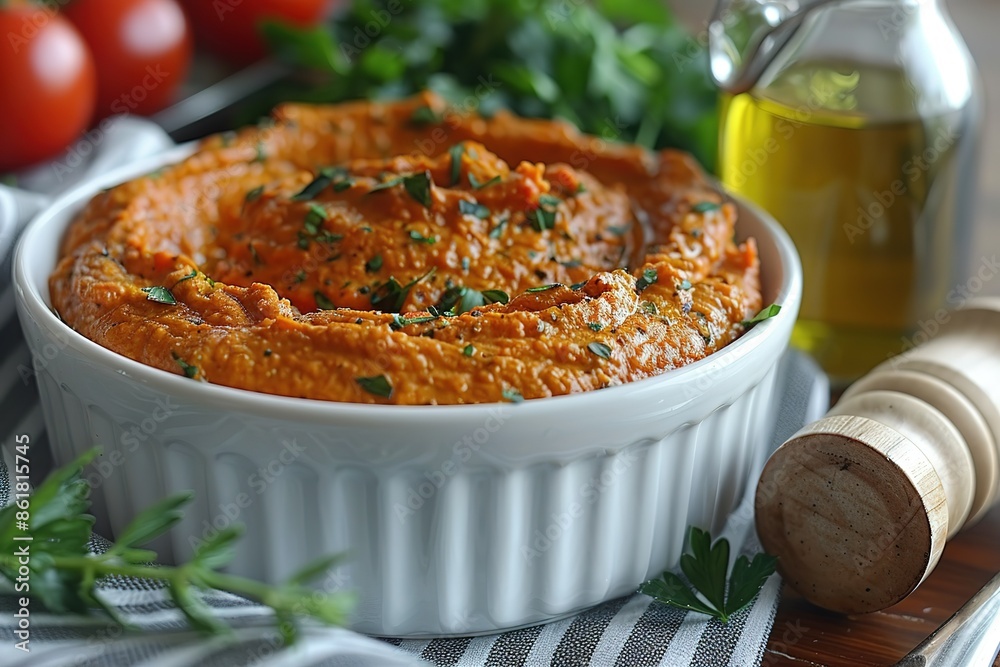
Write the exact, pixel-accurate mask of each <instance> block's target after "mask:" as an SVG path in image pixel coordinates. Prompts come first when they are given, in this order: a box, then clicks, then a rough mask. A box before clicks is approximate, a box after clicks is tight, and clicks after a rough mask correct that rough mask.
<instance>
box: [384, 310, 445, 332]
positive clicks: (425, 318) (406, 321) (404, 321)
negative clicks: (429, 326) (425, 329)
mask: <svg viewBox="0 0 1000 667" xmlns="http://www.w3.org/2000/svg"><path fill="white" fill-rule="evenodd" d="M437 318H438V316H437V315H421V316H420V317H403V316H402V315H400V314H399V313H393V314H392V322H390V323H389V326H390V327H391V328H393V329H402V328H403V327H405V326H408V325H410V324H423V323H424V322H433V321H434V320H436V319H437Z"/></svg>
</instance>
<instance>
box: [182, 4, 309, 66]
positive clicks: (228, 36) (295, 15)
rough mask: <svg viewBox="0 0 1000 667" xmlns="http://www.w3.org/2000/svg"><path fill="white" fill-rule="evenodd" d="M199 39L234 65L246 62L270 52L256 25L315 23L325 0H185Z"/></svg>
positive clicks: (200, 42)
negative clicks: (262, 23) (272, 20)
mask: <svg viewBox="0 0 1000 667" xmlns="http://www.w3.org/2000/svg"><path fill="white" fill-rule="evenodd" d="M183 2H184V7H185V8H186V9H187V10H188V13H189V14H190V16H191V23H192V24H193V25H194V32H195V35H196V36H197V38H198V43H199V44H201V45H202V46H204V47H205V48H206V49H208V50H209V51H212V52H213V53H216V54H218V55H220V56H222V57H223V58H225V59H226V60H228V61H229V62H231V63H233V64H234V65H246V64H247V63H251V62H253V61H254V60H258V59H260V58H261V57H263V56H264V55H265V54H266V53H267V46H266V45H265V43H264V40H263V39H262V38H261V36H260V33H259V32H258V30H257V25H258V24H259V23H260V22H261V21H265V20H267V19H277V20H279V21H284V22H285V23H291V24H293V25H297V26H301V27H309V26H312V25H315V24H316V23H318V22H319V21H320V19H322V18H323V15H324V14H325V9H326V5H327V4H328V3H327V1H326V0H183Z"/></svg>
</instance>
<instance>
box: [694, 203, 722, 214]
mask: <svg viewBox="0 0 1000 667" xmlns="http://www.w3.org/2000/svg"><path fill="white" fill-rule="evenodd" d="M720 208H722V204H716V203H715V202H714V201H700V202H698V203H697V204H695V205H694V206H692V207H691V210H692V211H694V212H695V213H708V212H709V211H717V210H719V209H720Z"/></svg>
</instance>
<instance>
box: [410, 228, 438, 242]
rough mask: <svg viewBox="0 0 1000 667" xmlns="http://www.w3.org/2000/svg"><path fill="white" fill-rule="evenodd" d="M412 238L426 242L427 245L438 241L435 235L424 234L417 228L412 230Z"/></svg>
mask: <svg viewBox="0 0 1000 667" xmlns="http://www.w3.org/2000/svg"><path fill="white" fill-rule="evenodd" d="M410 238H411V239H413V240H414V241H416V242H417V243H426V244H427V245H430V244H432V243H437V239H436V238H435V237H433V236H424V235H423V234H421V233H420V232H418V231H417V230H415V229H411V230H410Z"/></svg>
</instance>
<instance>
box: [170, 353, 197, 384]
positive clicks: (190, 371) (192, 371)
mask: <svg viewBox="0 0 1000 667" xmlns="http://www.w3.org/2000/svg"><path fill="white" fill-rule="evenodd" d="M170 354H171V356H173V358H174V361H176V362H177V365H178V366H180V367H181V370H182V371H184V376H185V377H189V378H193V377H194V376H196V375H197V374H198V367H197V366H194V365H192V364H189V363H188V362H186V361H184V360H183V359H181V356H180V355H179V354H177V353H176V352H171V353H170Z"/></svg>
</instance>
